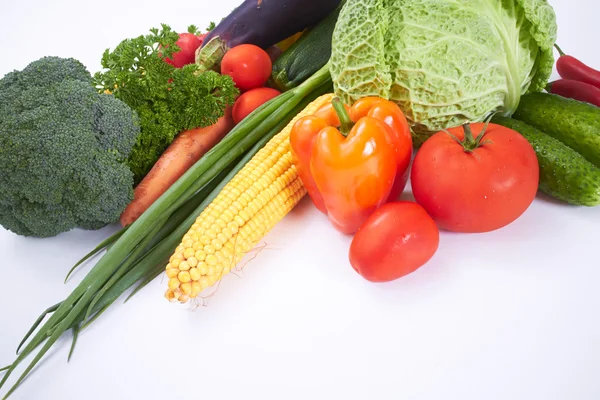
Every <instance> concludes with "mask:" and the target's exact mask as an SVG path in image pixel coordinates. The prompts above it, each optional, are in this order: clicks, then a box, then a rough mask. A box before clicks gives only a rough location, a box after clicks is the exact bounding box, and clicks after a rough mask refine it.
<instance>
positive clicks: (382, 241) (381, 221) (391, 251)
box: [349, 201, 440, 282]
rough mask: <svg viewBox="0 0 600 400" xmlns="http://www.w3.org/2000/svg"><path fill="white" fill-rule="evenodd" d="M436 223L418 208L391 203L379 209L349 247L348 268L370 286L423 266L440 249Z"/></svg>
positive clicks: (413, 204) (417, 205)
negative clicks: (369, 283) (372, 283)
mask: <svg viewBox="0 0 600 400" xmlns="http://www.w3.org/2000/svg"><path fill="white" fill-rule="evenodd" d="M439 240H440V234H439V230H438V227H437V225H436V223H435V221H434V220H433V219H432V218H431V217H430V216H429V214H427V212H426V211H425V209H424V208H423V207H421V206H420V205H419V204H417V203H414V202H409V201H394V202H389V203H386V204H384V205H383V206H381V207H379V208H378V209H377V210H375V212H374V213H373V214H371V215H370V216H369V218H368V219H367V220H366V221H365V222H364V224H363V225H362V226H361V227H360V228H359V230H358V231H357V232H356V234H355V235H354V237H353V238H352V242H351V243H350V251H349V258H350V265H352V268H354V270H355V271H356V272H358V273H359V274H360V275H361V276H362V277H363V278H365V279H366V280H368V281H371V282H389V281H392V280H395V279H398V278H401V277H403V276H405V275H408V274H410V273H412V272H414V271H416V270H417V269H418V268H420V267H422V266H423V265H425V264H426V263H427V262H428V261H429V260H430V259H431V258H432V257H433V255H434V254H435V253H436V251H437V249H438V247H439Z"/></svg>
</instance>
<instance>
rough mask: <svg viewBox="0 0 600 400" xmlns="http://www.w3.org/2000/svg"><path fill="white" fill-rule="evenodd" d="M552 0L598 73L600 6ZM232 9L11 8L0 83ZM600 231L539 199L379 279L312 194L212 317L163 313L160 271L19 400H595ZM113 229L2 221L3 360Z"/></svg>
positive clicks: (95, 64) (581, 214) (63, 349)
mask: <svg viewBox="0 0 600 400" xmlns="http://www.w3.org/2000/svg"><path fill="white" fill-rule="evenodd" d="M551 3H552V4H553V5H554V6H555V10H556V12H557V15H558V23H559V44H560V45H561V46H562V48H563V49H564V50H566V51H568V52H569V53H572V54H575V55H577V56H578V57H580V58H581V59H582V60H584V61H585V62H587V63H588V64H591V65H593V66H595V67H596V68H600V53H598V51H597V50H598V44H597V39H598V37H600V25H599V24H598V21H597V18H598V16H600V6H599V5H598V4H597V3H596V2H594V1H593V0H571V1H566V0H553V1H551ZM236 4H237V0H219V1H207V0H196V1H187V2H183V1H178V2H164V1H160V2H159V1H153V0H146V1H135V2H134V1H130V0H119V1H117V0H105V1H103V2H97V3H94V5H92V4H91V3H87V2H85V4H84V2H81V1H76V0H62V1H52V2H45V1H41V0H39V1H3V2H2V8H1V9H0V15H1V17H2V18H1V20H2V23H1V24H0V49H2V55H1V56H0V75H4V74H5V73H7V72H9V71H11V70H13V69H21V68H23V67H25V66H26V64H27V63H28V62H30V61H33V60H35V59H37V58H38V57H41V56H44V55H58V56H63V57H75V58H78V59H80V60H81V61H82V62H83V63H84V64H86V65H87V66H88V68H89V69H90V70H91V71H96V70H97V69H98V68H99V67H100V65H99V61H100V56H101V54H102V51H103V50H104V49H105V48H106V47H110V46H114V45H116V44H117V43H118V42H119V41H120V40H122V39H124V38H126V37H133V36H137V35H139V34H141V33H144V32H146V31H147V29H148V28H150V27H152V26H158V24H159V23H161V22H165V23H168V24H170V25H171V26H172V27H173V28H175V29H177V30H185V29H186V27H187V25H188V24H192V23H193V24H196V25H199V26H200V27H205V26H206V25H208V22H209V21H211V20H212V21H218V20H219V19H220V18H221V17H223V16H225V15H226V14H227V13H228V12H229V11H231V10H232V9H233V8H234V6H235V5H236ZM555 76H556V75H555ZM599 223H600V207H597V208H595V209H589V208H577V207H570V206H566V205H562V204H558V203H555V202H553V201H551V200H548V199H547V198H545V197H543V196H539V198H538V199H537V200H536V201H535V203H534V204H533V206H532V207H531V208H530V209H529V210H528V211H527V212H526V213H525V215H524V216H523V217H522V218H520V219H519V220H518V221H517V222H515V223H513V224H512V225H510V226H508V227H506V228H504V229H502V230H500V231H497V232H493V233H489V234H480V235H458V234H448V233H443V234H442V236H441V243H440V248H439V251H438V252H437V254H436V255H435V257H434V259H432V260H431V262H429V263H428V264H427V265H426V266H424V267H423V268H421V269H420V270H418V271H417V272H415V273H414V274H412V275H409V276H407V277H405V278H403V279H400V280H398V281H395V282H392V283H388V284H371V283H368V282H367V281H365V280H363V279H362V278H361V277H360V276H358V275H357V274H356V273H355V272H354V271H353V270H352V268H351V267H350V265H349V263H348V261H347V249H348V244H349V240H348V239H347V238H344V237H342V236H340V235H338V234H336V233H335V232H334V231H333V229H332V228H330V226H329V225H328V223H327V221H325V220H324V218H323V217H322V216H321V215H319V214H318V213H317V212H316V211H315V209H313V208H312V207H311V206H310V204H309V203H308V199H307V198H305V200H304V201H303V202H302V203H301V204H300V205H299V206H298V207H297V208H296V209H295V210H294V211H293V212H292V214H290V215H289V216H287V217H286V218H285V220H284V221H282V222H281V223H280V224H278V225H277V227H276V228H275V229H274V230H273V231H272V232H271V233H270V234H269V235H268V236H267V237H266V238H265V240H264V242H266V243H267V248H266V249H265V250H263V251H262V252H260V253H259V255H258V257H257V258H256V259H254V260H253V261H252V262H250V263H249V264H247V265H246V267H245V269H244V271H243V273H240V274H238V275H239V277H236V276H234V275H229V276H227V277H226V279H225V280H224V281H223V282H222V284H221V285H220V287H219V289H218V291H217V292H216V294H215V295H214V296H213V297H212V299H211V301H210V302H209V303H208V306H207V307H197V308H196V309H194V310H191V309H190V308H189V307H188V306H184V307H180V306H177V305H173V304H170V303H168V302H167V301H166V300H165V299H164V298H163V293H164V289H165V285H166V282H164V281H163V280H162V279H161V278H158V279H156V280H155V281H154V282H153V283H152V284H150V285H149V286H148V287H147V288H146V289H145V290H143V292H141V293H140V294H138V295H137V296H136V297H134V298H133V299H132V300H131V301H130V302H128V303H127V304H125V305H123V304H122V303H121V302H120V303H116V304H115V306H114V307H113V308H111V309H110V310H109V311H108V312H107V313H105V314H104V316H103V317H101V318H100V319H99V320H97V321H96V322H95V323H94V324H93V325H92V327H91V328H90V329H88V330H86V331H85V332H83V333H82V335H81V336H80V341H79V344H78V347H77V349H76V351H75V354H74V357H73V359H72V360H71V362H70V363H69V364H67V362H66V357H67V352H68V345H69V342H68V340H69V339H70V334H69V335H67V336H66V337H65V339H64V340H62V341H61V342H60V343H59V346H57V347H56V348H55V349H54V350H53V351H51V352H50V356H49V357H46V358H45V360H44V362H43V363H41V365H40V366H39V367H38V368H36V369H35V370H34V371H33V374H32V375H30V377H29V379H27V380H26V381H25V383H24V384H23V385H22V386H21V388H20V389H19V390H18V391H17V392H16V393H15V394H14V395H13V396H12V397H11V398H12V399H15V400H19V399H20V400H24V399H27V400H54V399H57V400H58V399H61V400H78V399H86V400H101V399H102V400H104V399H115V400H121V399H134V400H137V399H184V398H186V399H211V400H217V399H233V398H244V399H307V398H311V399H314V398H316V399H338V398H339V399H342V398H343V399H367V398H368V399H372V398H373V399H411V400H412V399H418V400H433V399H435V400H441V399H444V400H449V399H461V400H483V399H485V400H508V399H511V400H520V399H523V400H525V399H527V400H532V399H539V400H559V399H560V400H597V399H600V379H599V378H598V377H599V373H600V323H599V322H598V315H599V312H598V310H599V309H600V289H599V287H600V262H599V261H598V259H599V257H598V249H599V243H600V242H599V240H600V239H599V238H600V235H599V233H600V230H599ZM114 230H115V227H114V226H113V227H109V228H106V229H104V230H101V231H98V232H83V231H72V232H69V233H66V234H62V235H60V236H58V237H56V238H52V239H44V240H36V239H26V238H22V237H18V236H16V235H13V234H11V233H9V232H6V231H4V230H2V229H1V228H0V256H1V258H0V364H2V365H5V364H8V363H10V362H12V360H13V358H14V350H15V348H16V346H17V344H18V342H19V341H20V339H21V338H22V335H23V334H24V333H25V332H26V331H27V329H28V328H29V326H30V324H31V323H32V322H33V320H35V318H36V317H37V316H38V314H39V313H40V312H41V311H42V310H43V309H45V308H46V307H47V306H49V305H51V304H54V303H56V302H57V301H60V300H62V299H63V298H65V297H66V296H67V295H68V293H69V292H70V290H71V289H72V288H74V287H75V285H76V284H77V283H78V282H79V280H80V279H81V278H82V277H83V275H84V274H83V272H84V271H87V270H89V265H88V266H87V267H86V268H84V269H83V270H82V271H80V272H79V273H78V274H76V275H75V276H74V278H73V279H72V280H71V281H70V282H69V283H68V284H66V285H64V284H63V283H62V281H63V278H64V275H65V273H66V272H67V271H68V269H69V268H70V267H71V265H73V264H74V263H75V262H76V261H77V260H78V259H79V258H80V257H81V256H82V255H84V254H85V253H86V252H87V251H88V250H90V249H91V248H93V247H94V246H95V245H96V244H97V243H99V242H100V241H101V240H102V239H103V238H105V237H107V236H108V235H109V234H110V233H111V232H113V231H114ZM24 365H25V364H23V365H22V366H21V367H20V368H19V369H18V370H17V371H16V372H18V373H20V372H22V370H23V367H24ZM17 376H18V375H17V374H16V373H15V374H14V375H13V377H12V378H11V380H10V381H9V383H12V382H14V379H15V378H16V377H17ZM4 393H5V391H0V394H4Z"/></svg>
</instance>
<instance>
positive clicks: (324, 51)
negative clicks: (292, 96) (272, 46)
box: [269, 0, 345, 92]
mask: <svg viewBox="0 0 600 400" xmlns="http://www.w3.org/2000/svg"><path fill="white" fill-rule="evenodd" d="M344 2H345V0H342V1H341V2H340V4H339V6H338V7H337V8H336V9H335V10H334V11H333V12H331V13H330V14H329V15H328V16H327V17H325V18H324V19H323V20H322V21H321V22H319V24H317V25H316V26H314V27H313V28H311V29H309V30H307V31H306V32H304V33H303V34H302V36H300V38H298V40H297V41H296V42H294V44H292V45H291V46H290V47H289V48H288V49H287V50H285V51H284V52H283V54H281V56H280V57H279V58H278V59H277V60H276V61H275V63H273V70H272V73H271V79H270V81H269V86H272V87H274V88H276V89H278V90H280V91H282V92H285V91H286V90H289V89H292V88H294V87H296V86H298V85H300V84H301V83H302V82H304V81H305V80H306V79H308V78H309V77H311V76H312V75H313V74H314V73H315V72H317V71H318V70H320V69H321V68H322V67H323V66H324V65H325V64H327V61H329V58H330V57H331V37H332V36H333V29H334V28H335V23H336V22H337V19H338V15H339V14H340V10H341V8H342V6H343V4H344Z"/></svg>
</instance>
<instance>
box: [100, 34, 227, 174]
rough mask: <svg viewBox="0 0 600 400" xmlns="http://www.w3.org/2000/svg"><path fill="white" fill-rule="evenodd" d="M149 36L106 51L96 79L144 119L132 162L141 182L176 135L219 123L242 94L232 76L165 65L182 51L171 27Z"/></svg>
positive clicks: (193, 67)
mask: <svg viewBox="0 0 600 400" xmlns="http://www.w3.org/2000/svg"><path fill="white" fill-rule="evenodd" d="M190 30H191V31H194V30H196V27H195V26H190V27H189V28H188V31H190ZM149 32H150V33H149V34H147V35H141V36H138V37H136V38H131V39H125V40H123V41H122V42H121V43H119V44H118V45H117V46H116V47H115V48H114V50H112V51H110V50H109V49H107V50H106V51H105V52H104V54H103V56H102V60H101V65H102V68H103V70H102V71H101V72H97V73H96V74H95V75H94V84H95V86H96V87H97V88H98V90H99V91H108V92H110V93H112V94H113V95H114V96H115V97H117V98H119V99H120V100H122V101H123V102H125V103H126V104H128V105H129V106H130V107H131V108H132V109H134V110H135V111H136V112H137V114H138V116H139V117H140V128H141V129H140V131H141V132H140V135H139V136H138V140H137V143H136V144H135V146H134V148H133V150H132V152H131V154H130V156H129V160H128V164H129V166H130V168H131V170H132V171H133V173H134V175H135V181H136V183H139V181H141V179H142V178H143V177H144V176H145V175H146V174H147V173H148V171H149V170H150V169H151V168H152V166H153V165H154V163H155V162H156V161H157V160H158V158H159V157H160V155H161V154H162V153H163V152H164V150H165V149H166V148H167V147H168V146H169V144H171V142H172V141H173V139H174V138H175V136H176V135H177V134H179V133H181V132H183V131H186V130H189V129H193V128H201V127H205V126H209V125H212V124H214V123H215V122H216V121H217V120H218V119H219V118H220V117H221V116H223V115H224V113H225V108H226V107H227V106H229V105H232V104H233V102H234V101H235V97H236V95H237V94H238V93H239V91H238V90H237V89H236V88H235V85H234V83H233V80H232V79H231V78H230V77H229V76H226V75H220V74H218V73H216V72H213V71H207V72H203V73H200V72H199V68H198V66H197V65H196V64H191V65H186V66H184V67H183V68H175V67H174V66H172V65H171V64H169V63H167V62H165V60H164V58H172V56H173V53H175V52H177V51H179V50H180V48H179V47H178V46H177V45H176V42H177V40H178V39H179V34H178V33H177V32H175V31H173V30H172V29H171V28H170V27H169V26H168V25H166V24H161V29H157V28H152V29H150V31H149Z"/></svg>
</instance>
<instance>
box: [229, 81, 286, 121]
mask: <svg viewBox="0 0 600 400" xmlns="http://www.w3.org/2000/svg"><path fill="white" fill-rule="evenodd" d="M280 94H281V92H279V91H278V90H275V89H271V88H268V87H262V88H256V89H252V90H249V91H247V92H245V93H243V94H242V95H241V96H240V97H238V98H237V100H236V101H235V103H233V110H232V116H233V122H235V123H236V124H238V123H239V122H240V121H241V120H243V119H244V118H246V117H247V116H248V114H250V113H251V112H252V111H254V110H256V109H257V108H258V107H259V106H261V105H262V104H264V103H266V102H267V101H269V100H271V99H272V98H274V97H277V96H279V95H280Z"/></svg>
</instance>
